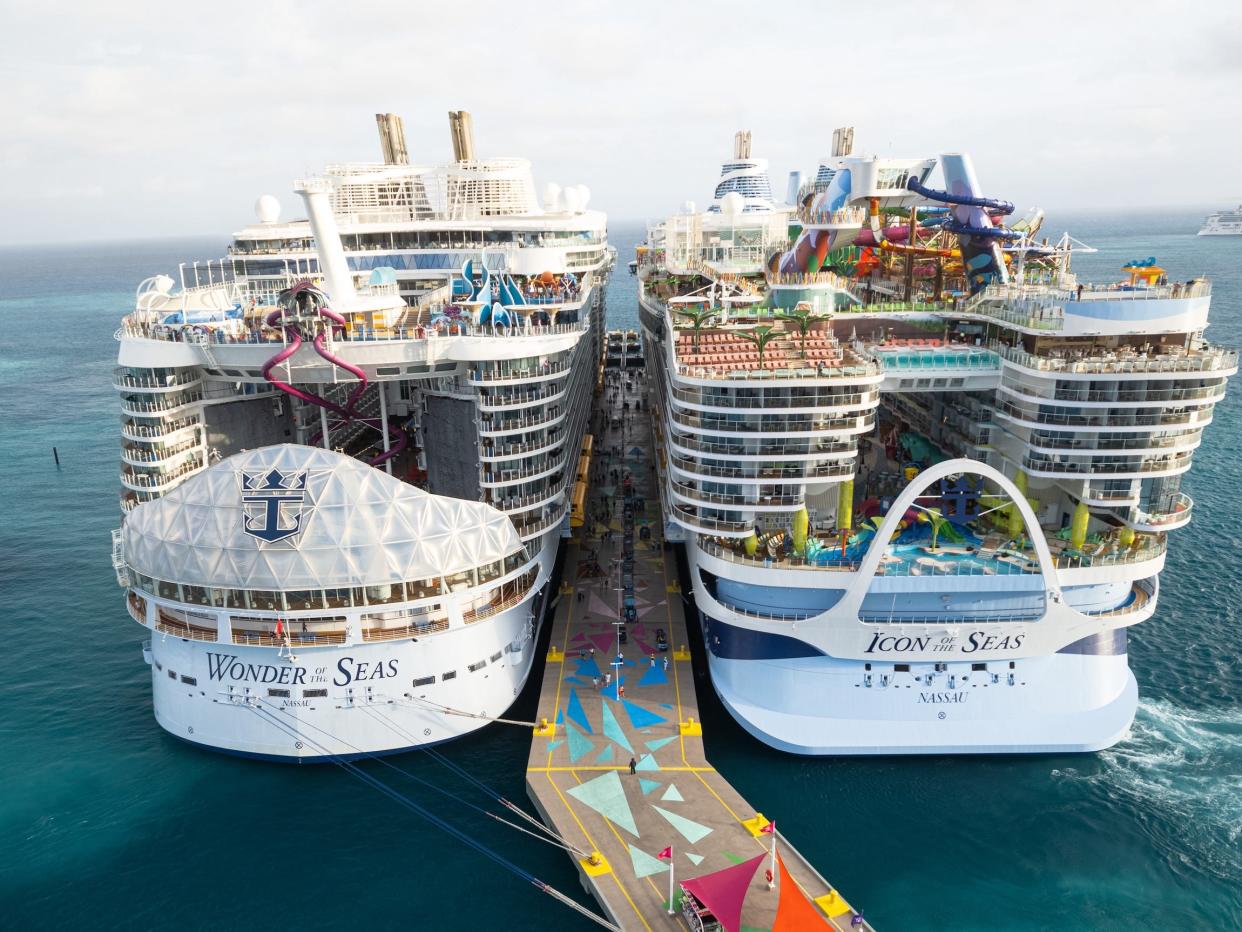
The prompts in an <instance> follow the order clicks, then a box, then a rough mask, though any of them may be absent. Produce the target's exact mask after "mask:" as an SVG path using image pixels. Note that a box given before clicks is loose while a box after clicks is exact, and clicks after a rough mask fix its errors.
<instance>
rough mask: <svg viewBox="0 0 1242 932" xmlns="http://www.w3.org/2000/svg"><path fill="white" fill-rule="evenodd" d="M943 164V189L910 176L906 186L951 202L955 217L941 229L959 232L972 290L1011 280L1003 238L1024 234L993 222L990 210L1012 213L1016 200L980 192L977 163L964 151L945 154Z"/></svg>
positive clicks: (974, 291)
mask: <svg viewBox="0 0 1242 932" xmlns="http://www.w3.org/2000/svg"><path fill="white" fill-rule="evenodd" d="M940 168H941V171H942V172H943V173H944V180H945V189H944V190H943V191H938V190H935V189H933V188H927V187H924V185H923V184H922V183H921V182H920V181H919V180H918V179H916V178H911V179H909V180H908V181H907V182H906V187H907V188H908V189H909V190H910V191H913V192H914V193H916V194H920V195H922V196H923V197H926V198H929V199H931V200H936V201H940V202H941V203H944V204H950V205H952V208H953V209H952V215H953V216H952V219H950V220H947V221H946V222H945V223H944V225H943V226H942V227H941V229H943V230H945V231H946V232H949V233H956V234H957V238H958V244H959V246H960V248H961V250H962V270H963V272H964V273H965V275H966V279H967V281H968V282H969V283H970V291H971V294H976V293H978V292H980V291H982V290H983V289H984V288H985V287H987V286H988V285H989V284H991V283H993V282H1000V283H1002V284H1003V283H1005V282H1008V281H1009V272H1008V270H1007V269H1006V268H1005V258H1004V254H1003V252H1002V251H1001V246H1000V241H1001V240H1003V239H1020V238H1021V237H1022V235H1023V234H1022V233H1018V232H1015V231H1012V230H1005V229H1003V228H1001V227H997V226H994V225H993V224H992V218H991V217H990V216H989V214H988V211H996V212H998V213H1001V214H1004V215H1008V214H1011V213H1013V204H1011V203H1009V202H1008V201H1000V200H996V199H995V198H989V197H983V196H982V195H981V194H980V192H979V181H978V179H977V178H976V177H975V167H974V164H973V163H972V162H971V161H970V156H968V155H965V154H964V153H947V154H945V155H942V156H941V157H940Z"/></svg>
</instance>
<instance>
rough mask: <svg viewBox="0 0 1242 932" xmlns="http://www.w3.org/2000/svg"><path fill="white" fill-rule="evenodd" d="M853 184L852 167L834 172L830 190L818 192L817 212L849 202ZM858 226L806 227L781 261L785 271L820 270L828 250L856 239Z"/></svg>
mask: <svg viewBox="0 0 1242 932" xmlns="http://www.w3.org/2000/svg"><path fill="white" fill-rule="evenodd" d="M850 188H851V180H850V170H849V169H848V168H843V169H841V170H840V171H839V172H837V173H836V174H835V175H833V176H832V182H831V183H830V184H829V185H828V190H826V191H825V192H824V193H823V194H819V195H816V197H815V199H814V201H813V202H812V204H811V209H812V210H813V211H815V212H831V211H834V210H839V209H840V208H842V207H844V206H845V202H846V201H847V200H848V199H849V194H850ZM854 236H855V231H854V230H803V231H802V233H801V234H800V235H799V236H798V238H797V239H796V240H795V241H794V244H793V246H792V247H790V249H789V251H788V252H786V253H785V254H784V255H783V256H781V257H780V259H779V261H778V265H777V268H778V269H779V271H781V272H818V271H819V270H820V269H821V268H822V267H823V265H824V259H826V258H827V256H828V253H830V252H832V250H833V249H836V248H837V247H839V246H848V245H849V244H850V243H851V242H853V239H854Z"/></svg>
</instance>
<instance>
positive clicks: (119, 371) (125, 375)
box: [112, 367, 202, 392]
mask: <svg viewBox="0 0 1242 932" xmlns="http://www.w3.org/2000/svg"><path fill="white" fill-rule="evenodd" d="M201 381H202V378H201V377H200V376H199V374H198V372H197V370H194V369H183V370H180V371H178V372H175V373H173V372H170V373H169V374H167V375H162V376H157V375H134V374H133V372H132V371H131V370H129V369H125V368H122V367H118V368H116V369H114V370H113V373H112V386H113V388H115V389H116V390H117V391H121V392H126V391H137V392H171V391H176V390H177V389H178V388H184V387H186V386H189V385H196V384H198V383H199V382H201Z"/></svg>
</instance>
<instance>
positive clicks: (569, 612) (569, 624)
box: [544, 547, 578, 767]
mask: <svg viewBox="0 0 1242 932" xmlns="http://www.w3.org/2000/svg"><path fill="white" fill-rule="evenodd" d="M565 562H566V563H568V562H569V560H566V561H565ZM573 567H574V570H575V572H576V571H577V569H578V548H577V547H574V561H573ZM566 604H567V605H568V606H569V607H568V608H567V609H566V615H565V639H564V641H562V642H561V644H562V647H561V654H564V653H565V651H566V650H568V649H569V632H570V629H571V628H573V626H574V600H573V599H570V600H569V601H568V602H567V603H566ZM552 625H553V626H554V627H555V625H556V612H553V613H552ZM554 672H556V699H555V701H554V702H553V704H552V714H551V717H550V718H549V719H548V720H549V721H551V722H555V721H556V712H557V710H558V709H559V708H560V707H561V683H563V682H564V681H565V678H564V677H563V676H561V675H560V672H559V671H554ZM544 676H545V677H546V676H547V672H546V669H545V672H544ZM548 743H549V744H551V742H548ZM552 751H553V749H552V748H548V766H549V767H551V766H552Z"/></svg>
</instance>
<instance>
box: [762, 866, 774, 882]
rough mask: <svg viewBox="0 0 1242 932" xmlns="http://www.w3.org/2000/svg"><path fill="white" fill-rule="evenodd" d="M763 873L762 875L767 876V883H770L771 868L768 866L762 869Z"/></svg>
mask: <svg viewBox="0 0 1242 932" xmlns="http://www.w3.org/2000/svg"><path fill="white" fill-rule="evenodd" d="M763 875H764V876H765V877H767V878H768V883H769V884H770V883H772V880H773V878H772V868H770V867H769V868H767V869H766V870H764V872H763Z"/></svg>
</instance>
